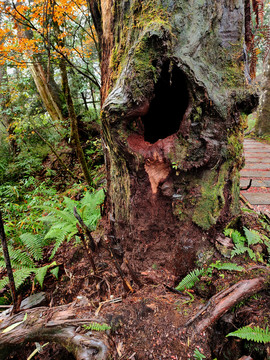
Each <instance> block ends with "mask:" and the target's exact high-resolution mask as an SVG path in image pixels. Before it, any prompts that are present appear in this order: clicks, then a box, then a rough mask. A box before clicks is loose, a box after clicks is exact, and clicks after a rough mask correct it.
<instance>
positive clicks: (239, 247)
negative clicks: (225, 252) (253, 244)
mask: <svg viewBox="0 0 270 360" xmlns="http://www.w3.org/2000/svg"><path fill="white" fill-rule="evenodd" d="M245 252H247V253H248V255H249V257H250V258H251V259H252V260H256V255H255V253H254V251H253V250H251V249H250V248H248V247H246V246H244V245H241V244H237V245H235V247H234V249H233V250H232V252H231V257H232V258H233V257H234V256H236V255H242V254H244V253H245Z"/></svg>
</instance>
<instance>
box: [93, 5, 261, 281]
mask: <svg viewBox="0 0 270 360" xmlns="http://www.w3.org/2000/svg"><path fill="white" fill-rule="evenodd" d="M89 4H90V8H91V10H92V15H93V17H94V23H95V25H96V29H97V33H98V35H99V38H100V43H101V51H102V66H101V70H102V89H101V97H102V114H101V115H102V116H101V117H102V128H103V130H102V136H103V142H104V151H105V158H106V166H107V175H108V176H107V181H108V193H107V200H106V207H105V209H106V221H105V222H106V224H107V233H108V235H109V239H111V241H112V243H114V244H115V245H117V247H118V248H119V247H121V248H122V249H121V251H120V252H119V256H123V254H124V256H125V257H126V258H127V259H128V260H131V259H132V260H131V262H132V263H133V264H134V266H135V270H138V271H139V270H140V271H141V270H143V269H147V268H149V267H151V266H152V265H153V263H155V264H157V265H158V266H159V265H160V266H164V267H166V268H167V269H169V270H170V271H172V272H174V273H175V274H176V275H177V276H179V275H183V274H186V273H187V271H188V270H189V269H191V268H193V267H194V262H195V261H196V258H197V256H198V254H199V253H201V252H203V251H205V249H206V248H208V247H209V242H208V238H209V237H208V235H209V234H213V231H215V230H218V229H221V228H222V226H224V225H225V224H227V223H228V221H230V219H231V218H232V217H234V216H236V215H237V214H238V213H239V201H238V200H239V170H240V169H241V167H242V166H243V157H242V151H243V146H242V141H243V127H244V124H245V120H244V116H242V115H243V114H248V113H249V112H250V111H251V110H252V109H253V108H254V107H255V106H256V104H257V98H258V97H257V95H256V94H255V93H254V91H253V89H252V87H251V86H249V85H247V82H246V81H245V76H244V65H245V64H244V57H243V42H244V12H245V11H244V4H243V1H240V0H233V1H232V0H221V1H216V2H212V1H201V0H193V1H186V0H183V1H182V0H180V1H175V0H145V1H138V0H133V1H131V0H121V1H113V0H99V1H92V0H89ZM209 231H210V232H209ZM121 254H122V255H121Z"/></svg>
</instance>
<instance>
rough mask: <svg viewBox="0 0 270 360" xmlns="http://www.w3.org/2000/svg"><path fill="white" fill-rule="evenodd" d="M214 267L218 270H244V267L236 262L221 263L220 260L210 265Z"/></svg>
mask: <svg viewBox="0 0 270 360" xmlns="http://www.w3.org/2000/svg"><path fill="white" fill-rule="evenodd" d="M210 266H211V267H212V268H215V269H217V270H227V271H243V270H244V268H243V267H242V266H239V265H237V264H234V263H223V264H221V263H220V261H217V262H216V263H215V264H211V265H210Z"/></svg>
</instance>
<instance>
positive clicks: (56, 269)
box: [50, 266, 59, 280]
mask: <svg viewBox="0 0 270 360" xmlns="http://www.w3.org/2000/svg"><path fill="white" fill-rule="evenodd" d="M50 273H51V274H53V276H54V277H55V278H56V279H57V280H58V273H59V266H57V267H56V268H54V269H52V270H50Z"/></svg>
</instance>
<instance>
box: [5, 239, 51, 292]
mask: <svg viewBox="0 0 270 360" xmlns="http://www.w3.org/2000/svg"><path fill="white" fill-rule="evenodd" d="M28 248H30V249H31V247H30V245H28ZM8 251H9V256H10V260H11V266H12V269H14V273H13V276H14V281H15V286H16V288H17V289H18V288H19V287H20V286H21V285H22V284H23V283H24V282H25V280H26V279H27V278H28V277H29V276H30V275H31V274H35V281H38V283H39V284H40V287H41V288H42V287H43V282H44V278H45V276H46V274H47V272H48V270H49V269H50V268H55V266H56V265H57V264H56V262H55V261H54V262H52V263H51V264H48V265H45V266H42V267H37V266H36V265H35V262H34V258H33V257H31V256H30V255H29V254H28V253H27V252H26V251H23V250H21V249H15V248H14V247H13V246H12V245H9V246H8ZM35 251H36V249H35ZM31 252H32V251H31ZM41 259H42V257H41ZM5 266H6V264H5V261H4V255H3V252H2V250H1V251H0V268H5ZM53 270H54V272H53V275H54V276H55V272H56V270H55V269H53ZM8 283H9V279H8V277H7V276H4V277H3V278H2V279H1V280H0V289H3V288H4V287H5V286H6V285H7V284H8Z"/></svg>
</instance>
